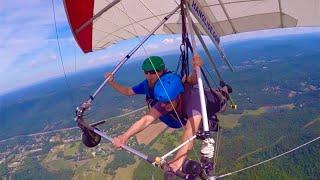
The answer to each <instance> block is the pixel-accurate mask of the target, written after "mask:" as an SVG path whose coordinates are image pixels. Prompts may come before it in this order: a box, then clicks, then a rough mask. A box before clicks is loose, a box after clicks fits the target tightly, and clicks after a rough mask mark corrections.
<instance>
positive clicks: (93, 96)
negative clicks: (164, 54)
mask: <svg viewBox="0 0 320 180" xmlns="http://www.w3.org/2000/svg"><path fill="white" fill-rule="evenodd" d="M179 8H180V5H178V6H177V7H176V8H175V9H174V10H173V11H171V12H170V14H168V15H167V16H166V17H165V18H163V20H162V21H161V22H160V23H159V24H158V25H157V26H156V27H155V28H154V29H153V30H152V31H151V32H150V33H149V35H148V36H146V37H145V38H143V39H142V40H141V41H140V43H139V44H138V45H137V46H136V47H134V48H133V49H132V50H131V51H130V52H129V53H128V54H127V55H126V56H125V57H124V58H123V59H122V60H121V61H120V62H119V63H118V64H117V66H116V67H115V68H114V69H113V70H112V72H111V74H112V75H114V74H115V73H116V72H117V71H118V70H119V69H120V67H121V66H122V65H123V64H124V63H125V62H127V60H128V59H130V57H131V56H132V55H133V54H134V53H135V52H136V51H137V50H138V49H139V48H140V47H141V46H142V44H143V43H145V41H147V40H148V39H149V38H150V37H151V36H152V34H153V33H154V32H155V31H156V30H158V29H159V27H160V26H162V25H163V24H164V23H165V22H166V21H167V20H168V19H169V18H170V17H171V16H172V15H173V14H174V13H175V12H176V11H177V10H178V9H179ZM109 79H110V77H108V78H106V79H105V80H104V81H103V83H102V84H101V85H100V86H99V87H98V89H97V90H96V91H95V92H94V93H93V95H92V96H90V98H89V99H88V101H87V102H89V103H91V102H92V101H93V99H94V98H95V97H96V96H97V94H98V93H99V92H100V91H101V89H102V88H103V87H104V86H105V84H106V83H107V82H108V80H109Z"/></svg>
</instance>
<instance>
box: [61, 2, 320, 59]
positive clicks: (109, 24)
mask: <svg viewBox="0 0 320 180" xmlns="http://www.w3.org/2000/svg"><path fill="white" fill-rule="evenodd" d="M186 1H189V3H190V4H191V3H192V2H193V1H196V2H198V3H199V4H200V5H201V9H202V10H203V12H205V13H206V14H207V15H208V16H209V18H210V21H211V23H212V24H213V26H214V29H215V30H216V33H217V34H218V35H219V36H225V35H230V34H234V33H241V32H248V31H255V30H263V29H273V28H288V27H311V26H320V0H308V1H301V0H186ZM113 2H117V3H114V4H113V6H112V7H110V8H107V10H106V11H103V9H104V8H106V7H108V5H109V6H110V3H113ZM177 2H179V1H177V0H161V1H159V0H121V1H120V2H118V1H111V0H108V1H106V0H82V1H74V0H64V5H65V10H66V14H67V17H68V20H69V24H70V27H71V29H72V31H73V35H74V37H75V39H76V41H77V43H78V45H79V46H80V47H81V49H82V50H83V51H84V52H85V53H87V52H91V51H95V50H100V49H103V48H106V47H108V46H110V45H111V44H114V43H117V42H118V41H120V40H123V39H130V38H134V37H137V36H145V35H147V34H148V33H149V32H150V30H152V29H153V28H154V26H155V25H156V24H157V23H158V22H160V21H161V20H162V18H163V17H165V16H166V15H167V14H168V13H169V12H171V11H172V10H173V9H174V8H175V7H176V6H177V5H178V3H177ZM101 12H103V13H101ZM99 13H101V15H100V14H99ZM97 14H99V16H97ZM179 16H180V13H179V12H176V13H175V14H174V15H173V16H172V18H170V19H169V20H168V21H167V22H166V23H165V24H164V25H163V26H162V27H160V28H159V29H158V30H157V31H156V32H155V34H179V33H181V29H180V28H179V27H180V23H181V22H180V19H179ZM90 20H92V22H91V21H90ZM85 23H87V24H86V25H85V26H84V24H85ZM196 25H197V26H199V24H196ZM81 26H84V27H81ZM79 28H80V29H79ZM200 31H201V33H203V32H204V31H203V30H202V29H201V28H200Z"/></svg>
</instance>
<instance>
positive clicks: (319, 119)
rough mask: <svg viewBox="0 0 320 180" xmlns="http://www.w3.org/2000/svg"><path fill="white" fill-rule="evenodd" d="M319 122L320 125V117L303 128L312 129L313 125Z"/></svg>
mask: <svg viewBox="0 0 320 180" xmlns="http://www.w3.org/2000/svg"><path fill="white" fill-rule="evenodd" d="M317 122H319V123H320V117H318V118H316V119H314V120H312V121H310V122H308V124H306V125H305V126H303V128H304V129H306V128H308V127H310V126H311V125H313V124H315V123H317Z"/></svg>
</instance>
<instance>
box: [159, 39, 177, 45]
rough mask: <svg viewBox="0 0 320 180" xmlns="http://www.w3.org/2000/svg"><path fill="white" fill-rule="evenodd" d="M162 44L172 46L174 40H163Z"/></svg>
mask: <svg viewBox="0 0 320 180" xmlns="http://www.w3.org/2000/svg"><path fill="white" fill-rule="evenodd" d="M162 43H163V44H172V43H174V39H172V38H165V39H164V40H162Z"/></svg>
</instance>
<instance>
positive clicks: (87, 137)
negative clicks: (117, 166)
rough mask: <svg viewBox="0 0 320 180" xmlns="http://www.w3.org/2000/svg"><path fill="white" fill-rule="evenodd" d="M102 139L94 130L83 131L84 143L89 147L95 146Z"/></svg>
mask: <svg viewBox="0 0 320 180" xmlns="http://www.w3.org/2000/svg"><path fill="white" fill-rule="evenodd" d="M100 141H101V136H100V135H99V134H96V133H94V132H93V131H90V130H87V131H83V132H82V143H83V144H84V145H86V146H87V147H89V148H92V147H95V146H96V145H98V144H99V143H100Z"/></svg>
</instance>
